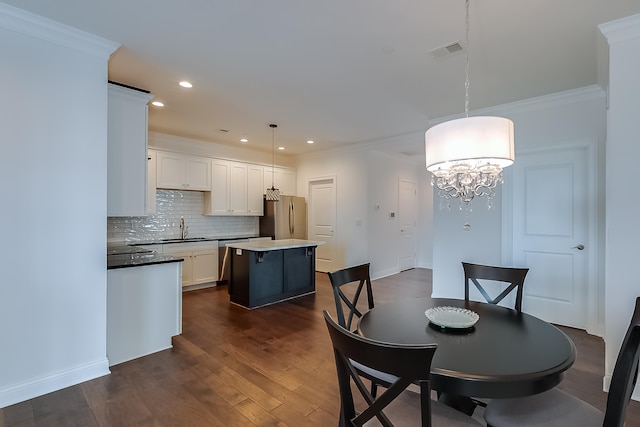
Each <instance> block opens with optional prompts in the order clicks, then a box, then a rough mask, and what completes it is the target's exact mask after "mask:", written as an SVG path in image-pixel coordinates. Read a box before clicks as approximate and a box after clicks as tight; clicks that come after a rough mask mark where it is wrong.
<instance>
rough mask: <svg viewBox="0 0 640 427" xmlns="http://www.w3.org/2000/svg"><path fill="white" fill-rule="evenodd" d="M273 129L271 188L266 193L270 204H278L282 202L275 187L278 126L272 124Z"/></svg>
mask: <svg viewBox="0 0 640 427" xmlns="http://www.w3.org/2000/svg"><path fill="white" fill-rule="evenodd" d="M269 127H270V128H271V188H267V192H266V193H265V198H266V199H267V201H269V202H277V201H279V200H280V190H278V189H277V188H276V187H275V186H274V179H273V178H274V176H275V168H276V139H275V133H276V128H277V127H278V125H276V124H273V123H271V124H270V125H269Z"/></svg>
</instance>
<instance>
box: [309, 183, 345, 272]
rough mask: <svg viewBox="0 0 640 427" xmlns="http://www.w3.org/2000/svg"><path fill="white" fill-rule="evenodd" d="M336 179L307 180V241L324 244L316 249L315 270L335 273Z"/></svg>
mask: <svg viewBox="0 0 640 427" xmlns="http://www.w3.org/2000/svg"><path fill="white" fill-rule="evenodd" d="M336 212H337V210H336V178H335V177H328V178H317V179H311V180H309V232H308V235H309V240H315V241H320V242H324V244H323V245H319V246H318V248H317V249H316V270H317V271H321V272H329V271H335V270H338V269H339V268H341V267H340V266H338V265H337V260H336V253H337V250H336V248H337V243H336V217H337V214H336Z"/></svg>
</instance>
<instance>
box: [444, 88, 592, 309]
mask: <svg viewBox="0 0 640 427" xmlns="http://www.w3.org/2000/svg"><path fill="white" fill-rule="evenodd" d="M604 106H605V98H604V92H602V90H601V89H599V88H598V87H595V86H593V87H587V88H582V89H578V90H575V91H569V92H563V93H558V94H553V95H550V96H545V97H540V98H535V99H529V100H525V101H522V102H517V103H513V104H507V105H503V106H498V107H495V108H492V109H490V110H485V111H482V112H474V113H473V115H481V114H489V115H491V114H495V115H499V116H503V117H508V118H510V119H512V120H513V122H514V130H515V150H516V159H515V162H516V164H515V165H514V166H511V167H510V168H507V169H506V170H505V175H504V176H505V184H504V186H503V187H502V188H500V189H499V190H498V191H497V193H498V194H497V196H496V198H495V201H494V208H493V209H492V210H487V209H486V201H485V198H484V197H483V198H480V199H478V200H474V202H473V207H472V209H473V211H472V212H471V213H470V214H469V215H468V220H469V222H470V224H471V229H470V231H464V230H463V228H462V225H463V224H464V222H465V220H466V219H467V216H466V214H465V213H464V212H460V211H459V210H456V209H455V208H456V207H457V206H458V205H457V204H454V203H452V207H453V208H454V209H452V210H451V211H447V210H440V209H439V208H438V205H439V200H438V199H437V196H435V197H436V199H435V200H434V253H433V260H434V261H433V296H434V297H445V296H448V297H462V296H463V295H464V286H463V283H464V273H463V271H462V266H461V264H460V263H461V262H462V261H468V262H477V263H481V264H490V265H511V258H512V254H511V245H512V241H511V239H512V236H511V230H510V226H509V225H510V221H511V215H512V208H511V204H510V203H511V202H510V200H511V199H510V195H509V194H508V191H510V185H509V183H510V179H511V171H510V169H512V168H515V167H517V163H518V153H522V152H526V151H535V150H539V149H541V148H549V147H561V146H569V145H576V144H579V145H586V146H588V147H590V149H591V150H593V151H594V152H595V153H601V152H602V151H603V146H604V132H605V113H604ZM594 156H596V154H594ZM596 168H597V167H596V165H594V169H596ZM597 174H598V176H599V178H598V177H596V178H595V179H597V180H598V182H603V180H604V170H603V169H600V170H598V172H597ZM503 201H504V203H503ZM603 220H604V219H603V217H600V223H599V224H598V223H596V224H594V227H595V228H598V229H599V230H603V229H604V226H603ZM600 245H602V241H600ZM601 253H602V252H601ZM598 271H600V272H601V271H602V269H600V270H598ZM600 274H601V273H600ZM452 284H454V285H453V286H452Z"/></svg>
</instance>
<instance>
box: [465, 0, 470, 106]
mask: <svg viewBox="0 0 640 427" xmlns="http://www.w3.org/2000/svg"><path fill="white" fill-rule="evenodd" d="M465 8H466V11H467V18H466V21H465V47H464V52H465V67H464V72H465V81H464V116H465V117H469V0H465Z"/></svg>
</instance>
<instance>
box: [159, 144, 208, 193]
mask: <svg viewBox="0 0 640 427" xmlns="http://www.w3.org/2000/svg"><path fill="white" fill-rule="evenodd" d="M156 162H157V174H156V176H157V182H156V186H157V188H164V189H172V190H191V191H211V159H210V158H208V157H199V156H189V155H185V154H179V153H172V152H168V151H158V152H157V160H156Z"/></svg>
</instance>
